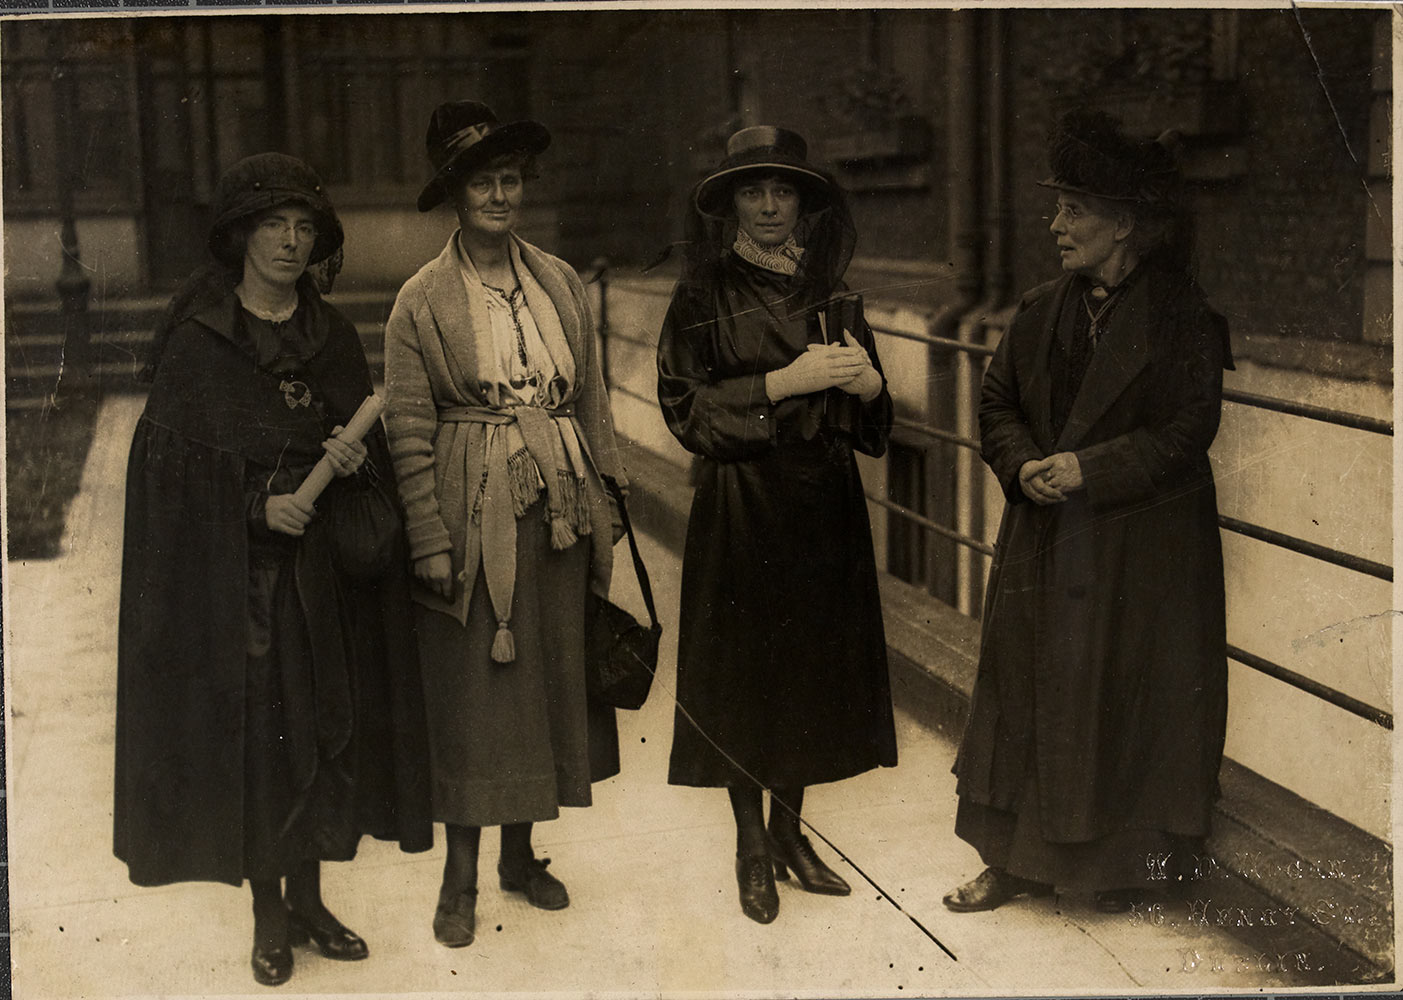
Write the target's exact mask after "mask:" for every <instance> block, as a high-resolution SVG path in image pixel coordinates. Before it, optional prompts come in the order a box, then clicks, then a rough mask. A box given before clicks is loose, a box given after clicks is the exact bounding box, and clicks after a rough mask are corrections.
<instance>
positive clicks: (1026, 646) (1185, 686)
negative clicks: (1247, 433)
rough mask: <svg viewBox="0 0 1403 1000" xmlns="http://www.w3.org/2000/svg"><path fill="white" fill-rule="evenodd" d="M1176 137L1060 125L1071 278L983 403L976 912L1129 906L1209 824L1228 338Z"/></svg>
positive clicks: (958, 899)
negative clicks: (991, 497) (984, 577)
mask: <svg viewBox="0 0 1403 1000" xmlns="http://www.w3.org/2000/svg"><path fill="white" fill-rule="evenodd" d="M1173 146H1174V143H1173V136H1172V135H1170V134H1166V135H1165V136H1162V137H1161V138H1160V139H1157V140H1153V141H1150V140H1140V139H1136V138H1133V137H1130V136H1128V135H1126V134H1125V133H1124V131H1123V130H1122V129H1121V126H1120V123H1119V122H1117V121H1116V120H1115V119H1113V118H1111V117H1110V116H1108V115H1106V114H1104V113H1101V112H1086V111H1083V112H1073V113H1070V114H1068V115H1066V116H1064V117H1063V119H1062V120H1061V122H1060V123H1059V125H1058V127H1057V129H1056V131H1055V132H1054V134H1053V137H1052V142H1051V147H1050V152H1051V161H1052V176H1051V177H1050V178H1049V179H1048V180H1046V181H1044V182H1042V183H1043V185H1044V186H1046V187H1049V188H1051V189H1053V190H1055V191H1056V192H1057V212H1056V216H1055V218H1054V219H1053V220H1052V225H1051V227H1050V228H1051V231H1052V234H1053V236H1054V237H1055V238H1056V240H1057V247H1058V253H1059V256H1060V258H1061V263H1062V269H1063V271H1064V272H1065V274H1064V275H1063V276H1062V277H1061V278H1060V279H1058V280H1056V281H1053V282H1049V283H1047V284H1045V285H1041V286H1039V287H1037V288H1035V289H1033V290H1032V291H1031V292H1029V293H1028V294H1027V295H1025V296H1024V298H1023V302H1022V304H1021V306H1020V307H1019V309H1018V312H1017V314H1016V315H1015V317H1014V319H1013V321H1012V324H1011V325H1010V327H1009V329H1008V332H1007V333H1006V334H1005V335H1004V337H1003V340H1002V342H1001V343H1000V344H999V346H998V349H997V351H996V353H995V355H994V357H993V359H992V361H991V363H990V365H989V369H988V372H987V374H986V375H985V379H984V388H983V398H982V401H981V404H980V410H979V423H980V432H981V436H982V442H983V444H982V448H983V456H984V460H985V461H986V462H987V463H988V464H989V467H990V468H991V469H992V470H993V472H994V473H995V475H996V476H997V477H998V479H999V482H1000V483H1001V485H1002V486H1003V491H1004V495H1005V497H1006V499H1007V506H1006V507H1005V511H1004V517H1003V523H1002V524H1001V525H1000V527H999V537H998V544H997V548H996V553H995V556H994V565H993V569H992V572H991V574H990V577H989V586H988V595H987V598H986V601H985V616H984V628H983V639H982V646H981V650H980V661H979V672H978V677H977V680H976V683H975V688H974V697H973V701H972V704H971V707H970V716H969V723H968V725H967V727H966V729H965V733H964V738H963V742H962V744H961V747H960V751H959V756H958V758H957V760H956V764H955V773H956V775H957V776H958V784H957V790H958V794H959V809H958V813H957V815H956V820H955V832H956V834H957V835H958V836H959V837H961V838H962V839H963V840H965V841H967V842H969V843H970V844H971V845H973V846H974V847H975V848H976V849H977V850H978V851H979V854H980V857H981V858H982V859H983V861H984V863H985V864H986V865H987V866H988V867H987V868H986V869H985V870H984V872H983V873H981V874H980V875H979V876H978V877H977V878H975V879H974V880H973V881H971V882H969V883H967V884H965V885H962V886H960V887H959V888H957V889H955V890H954V891H952V892H951V893H950V894H949V895H947V896H946V897H945V905H946V906H948V907H949V908H950V909H952V910H955V911H957V912H968V911H975V910H990V909H993V908H995V907H997V906H1000V905H1002V904H1003V903H1005V902H1007V901H1009V900H1010V899H1013V898H1015V897H1017V896H1020V895H1032V896H1039V895H1048V894H1050V893H1052V892H1053V891H1054V888H1061V889H1070V890H1090V891H1093V892H1094V893H1095V901H1096V906H1097V908H1098V909H1100V910H1102V911H1105V912H1119V911H1123V910H1126V909H1129V907H1130V905H1131V904H1132V902H1133V901H1134V899H1135V897H1136V893H1137V891H1142V890H1144V889H1145V888H1147V887H1151V888H1152V887H1154V885H1155V884H1156V883H1157V882H1159V881H1161V880H1162V879H1164V878H1172V877H1173V873H1174V871H1175V870H1176V869H1177V870H1179V871H1181V872H1182V871H1183V870H1185V866H1186V865H1191V864H1192V860H1193V855H1194V853H1195V852H1197V851H1199V850H1201V845H1202V843H1203V840H1204V838H1205V837H1206V836H1207V835H1208V832H1209V817H1210V813H1211V811H1212V806H1213V801H1214V799H1215V798H1216V796H1217V790H1218V767H1219V764H1220V763H1221V760H1222V752H1223V742H1224V734H1225V726H1226V717H1227V662H1226V629H1225V615H1224V595H1223V558H1222V550H1221V544H1220V541H1219V533H1218V509H1217V500H1216V493H1215V490H1214V483H1213V472H1212V468H1211V466H1210V464H1209V460H1208V448H1209V445H1211V444H1212V442H1213V437H1214V435H1215V434H1216V433H1217V430H1218V419H1219V412H1220V410H1221V406H1222V383H1223V369H1224V368H1231V367H1232V356H1231V349H1230V344H1229V340H1228V332H1227V324H1226V322H1225V321H1224V319H1223V317H1222V316H1220V315H1219V314H1218V313H1216V312H1214V311H1213V309H1212V308H1211V307H1210V306H1209V305H1208V302H1207V301H1206V299H1205V297H1204V294H1203V290H1202V289H1201V288H1200V287H1199V286H1198V283H1197V282H1196V281H1195V279H1194V268H1193V265H1192V250H1193V230H1192V225H1191V221H1192V220H1191V218H1190V216H1189V213H1188V210H1187V208H1186V207H1185V205H1184V197H1183V192H1182V182H1181V178H1180V175H1179V172H1178V170H1177V168H1176V164H1175V157H1174V149H1173ZM1166 861H1167V863H1166Z"/></svg>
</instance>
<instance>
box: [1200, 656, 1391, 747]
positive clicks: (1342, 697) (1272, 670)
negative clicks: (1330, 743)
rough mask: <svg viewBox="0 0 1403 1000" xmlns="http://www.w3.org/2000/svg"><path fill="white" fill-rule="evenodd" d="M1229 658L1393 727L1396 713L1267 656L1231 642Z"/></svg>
mask: <svg viewBox="0 0 1403 1000" xmlns="http://www.w3.org/2000/svg"><path fill="white" fill-rule="evenodd" d="M1228 656H1229V657H1231V658H1232V659H1234V660H1236V661H1237V662H1238V663H1241V664H1242V665H1244V666H1247V667H1251V668H1252V669H1253V670H1257V671H1260V672H1261V673H1264V674H1266V675H1267V676H1268V677H1275V678H1276V679H1277V680H1279V681H1281V682H1282V683H1285V684H1289V685H1291V686H1292V687H1293V688H1298V689H1300V690H1302V691H1304V692H1306V693H1307V694H1311V695H1314V696H1315V697H1317V698H1319V699H1320V700H1321V701H1327V702H1329V703H1330V704H1331V705H1334V706H1335V707H1336V708H1342V709H1344V710H1345V711H1346V712H1349V713H1351V714H1352V715H1357V716H1359V717H1360V718H1361V719H1368V720H1369V721H1370V722H1372V723H1374V724H1375V725H1379V726H1383V728H1385V729H1392V728H1393V713H1391V712H1386V711H1384V710H1383V709H1381V708H1375V707H1374V706H1373V705H1370V704H1369V703H1368V702H1364V701H1360V700H1359V699H1358V698H1355V697H1353V696H1351V695H1347V694H1345V693H1344V692H1343V691H1337V690H1335V689H1334V688H1332V687H1330V686H1329V685H1327V684H1322V683H1320V682H1319V681H1317V680H1312V679H1311V678H1309V677H1307V676H1306V675H1305V674H1298V673H1296V671H1294V670H1291V669H1289V668H1287V667H1283V666H1282V665H1281V664H1279V663H1273V662H1272V661H1271V660H1268V659H1267V658H1266V657H1263V656H1258V655H1256V654H1255V653H1249V652H1247V651H1246V650H1243V649H1239V648H1237V647H1236V646H1234V645H1232V644H1231V643H1229V644H1228Z"/></svg>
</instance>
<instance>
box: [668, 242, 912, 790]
mask: <svg viewBox="0 0 1403 1000" xmlns="http://www.w3.org/2000/svg"><path fill="white" fill-rule="evenodd" d="M854 333H855V335H856V336H857V337H858V339H859V340H860V341H861V342H862V343H863V344H864V345H865V346H866V347H867V349H868V352H869V354H870V355H871V357H872V360H873V364H874V365H875V364H877V357H876V350H875V347H874V346H873V341H872V334H871V331H870V330H869V329H867V327H866V325H865V324H863V325H862V327H861V329H859V330H856V331H854ZM820 340H821V337H820V332H819V328H818V322H817V319H816V314H815V312H814V310H813V309H812V308H811V304H810V303H807V302H805V301H804V299H803V298H802V297H798V296H796V289H795V287H794V286H793V282H791V281H789V280H788V279H786V278H784V277H782V276H781V275H778V274H774V273H772V272H769V271H766V270H763V269H761V268H758V267H755V266H753V265H751V264H749V263H746V262H744V261H741V260H739V259H738V258H736V257H734V256H728V257H727V258H725V259H724V260H723V262H722V263H721V265H720V268H719V271H718V273H717V274H716V275H715V278H714V280H712V281H700V282H684V283H682V284H679V286H678V288H677V290H676V292H675V293H674V295H673V300H672V305H671V307H670V308H669V310H668V313H667V318H666V321H665V323H664V326H663V330H662V334H661V337H660V339H659V342H658V375H659V377H658V401H659V403H660V404H661V405H662V410H663V415H664V416H665V417H666V418H667V423H668V427H669V428H670V429H671V430H672V432H673V434H675V435H676V436H677V439H678V440H679V441H681V443H682V445H683V446H684V447H686V448H687V450H689V451H691V452H693V453H694V454H696V455H698V456H700V460H699V461H698V463H697V469H696V478H697V483H696V493H695V494H694V497H693V501H692V512H691V517H690V520H689V522H688V526H687V542H686V549H685V552H684V555H683V564H682V600H681V611H680V624H679V630H678V654H677V656H678V660H677V700H678V709H677V713H676V719H675V723H674V728H673V745H672V757H671V766H670V772H669V781H671V782H672V783H673V784H681V785H702V786H730V785H745V784H748V781H749V778H747V777H746V775H749V776H750V777H753V778H756V779H758V780H759V781H760V782H761V783H762V784H764V785H765V786H766V787H771V788H773V787H795V786H801V785H811V784H817V783H820V782H825V781H836V780H838V779H840V778H845V777H849V776H851V775H854V774H858V773H861V772H863V771H867V770H870V769H871V768H873V767H878V766H882V765H886V766H891V765H894V764H895V763H896V740H895V736H894V732H893V727H892V708H891V694H890V690H889V686H888V679H887V658H886V639H885V636H884V633H883V629H882V609H881V604H880V598H879V595H878V592H877V576H876V568H875V564H874V559H873V554H872V533H871V527H870V525H869V522H868V519H867V505H866V500H865V499H864V497H863V491H862V482H861V480H860V479H859V476H858V469H857V462H856V459H855V458H854V456H853V450H854V449H857V450H860V451H862V452H864V453H866V454H869V455H881V454H882V453H883V452H884V451H885V450H886V442H887V436H888V434H889V433H890V430H891V421H892V404H891V397H890V396H889V395H888V394H887V391H886V389H885V387H884V388H883V390H882V392H881V394H880V395H879V396H877V398H876V399H874V400H872V401H871V402H870V403H866V404H860V403H859V404H854V402H853V401H855V400H856V397H852V396H846V394H842V395H844V396H845V397H846V398H845V399H839V398H838V396H837V394H840V390H836V389H833V390H829V391H828V393H813V394H810V395H807V396H799V397H794V398H791V399H786V400H783V401H781V402H780V403H779V404H778V405H774V404H771V403H770V401H769V398H768V396H767V395H766V393H765V380H764V377H765V373H766V372H769V371H773V370H776V369H779V368H783V367H784V366H785V365H787V364H789V363H790V362H791V361H793V360H794V359H795V358H796V357H798V355H800V354H801V353H803V352H804V350H805V348H806V346H807V345H808V344H809V343H817V342H820ZM850 406H851V409H849V410H847V413H848V419H849V424H848V425H847V426H845V427H844V428H843V429H840V430H835V429H833V428H831V427H830V426H828V425H826V423H825V409H826V408H827V409H829V410H833V411H836V410H838V409H841V408H846V407H850ZM741 772H744V773H741Z"/></svg>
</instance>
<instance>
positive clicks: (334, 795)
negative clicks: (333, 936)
mask: <svg viewBox="0 0 1403 1000" xmlns="http://www.w3.org/2000/svg"><path fill="white" fill-rule="evenodd" d="M248 594H249V630H248V671H247V674H246V675H245V702H244V725H245V736H244V776H245V783H244V877H245V878H263V879H266V878H278V877H280V876H283V875H286V874H288V873H289V872H291V871H293V870H294V869H295V868H296V867H297V866H298V865H299V864H300V863H302V862H304V861H349V860H350V859H351V858H353V857H355V854H356V846H357V844H358V842H359V840H360V831H359V829H358V827H357V822H356V796H355V776H354V773H353V772H354V765H353V761H354V760H355V744H354V738H355V737H354V735H353V736H352V741H353V742H352V743H351V744H348V745H347V746H346V747H345V748H344V749H343V750H341V752H340V753H338V754H336V755H335V756H334V757H330V758H326V757H322V756H318V758H317V759H316V761H315V764H314V765H313V768H312V769H311V773H310V774H308V773H307V766H306V765H304V766H303V767H300V768H299V767H294V765H293V761H292V760H291V757H290V753H289V748H290V747H291V746H292V745H293V744H294V742H295V741H294V740H293V739H291V738H290V735H291V734H290V733H289V728H288V725H289V720H295V719H299V718H300V719H303V720H306V719H309V718H312V717H313V715H314V713H315V711H316V709H315V705H314V703H313V702H312V701H310V700H309V695H310V692H311V691H312V690H313V685H312V683H311V680H310V678H309V676H308V675H309V674H310V672H311V670H312V666H311V664H312V655H311V649H310V645H309V643H308V639H307V630H306V625H305V623H304V621H303V618H302V611H301V608H300V607H299V606H298V599H297V595H296V593H295V587H294V585H293V570H292V548H291V546H286V545H284V546H279V545H278V544H276V542H275V543H274V544H272V545H269V546H253V547H252V552H251V554H250V568H249V590H248Z"/></svg>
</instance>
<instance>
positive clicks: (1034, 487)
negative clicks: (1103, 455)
mask: <svg viewBox="0 0 1403 1000" xmlns="http://www.w3.org/2000/svg"><path fill="white" fill-rule="evenodd" d="M1018 485H1019V486H1020V487H1021V488H1022V489H1023V495H1024V496H1026V497H1027V498H1028V499H1029V500H1031V501H1033V503H1036V504H1043V505H1046V504H1054V503H1062V502H1063V501H1064V500H1066V499H1067V494H1068V493H1071V492H1073V491H1075V490H1079V489H1081V488H1082V485H1083V480H1082V475H1081V462H1080V461H1078V460H1077V456H1076V452H1071V451H1059V452H1058V453H1057V454H1055V455H1048V456H1047V457H1046V458H1038V459H1032V460H1030V461H1027V462H1024V463H1023V466H1022V467H1021V468H1020V469H1019V470H1018Z"/></svg>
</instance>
